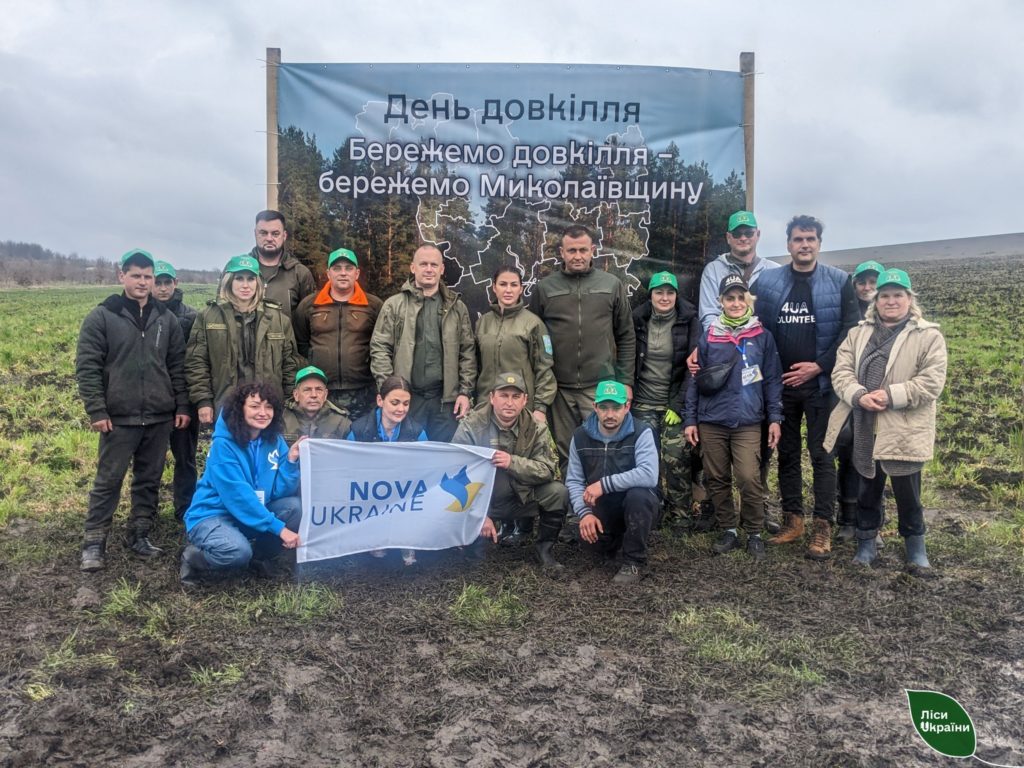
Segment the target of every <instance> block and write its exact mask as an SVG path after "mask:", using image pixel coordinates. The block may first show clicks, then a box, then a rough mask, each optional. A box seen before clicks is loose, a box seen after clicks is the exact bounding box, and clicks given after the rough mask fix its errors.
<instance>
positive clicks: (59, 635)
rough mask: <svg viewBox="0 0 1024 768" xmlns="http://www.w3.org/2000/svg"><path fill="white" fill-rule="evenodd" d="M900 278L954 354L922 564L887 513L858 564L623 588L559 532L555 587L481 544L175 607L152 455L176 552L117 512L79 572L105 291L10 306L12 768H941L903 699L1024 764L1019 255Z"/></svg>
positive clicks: (2, 543) (785, 551) (930, 479)
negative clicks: (80, 340) (952, 710)
mask: <svg viewBox="0 0 1024 768" xmlns="http://www.w3.org/2000/svg"><path fill="white" fill-rule="evenodd" d="M890 261H892V259H890ZM887 263H888V262H887ZM896 263H900V262H898V261H897V262H896ZM906 264H907V267H908V269H909V270H910V272H911V276H912V278H913V280H914V284H915V287H916V288H917V289H918V291H919V292H920V294H921V298H922V303H923V305H924V307H925V310H926V315H927V316H928V317H929V318H930V319H932V320H936V321H938V322H939V323H941V326H942V329H943V332H944V333H945V335H946V338H947V340H948V343H949V351H950V367H949V380H948V385H947V389H946V392H945V393H944V395H943V397H942V401H941V403H940V408H939V446H938V455H937V457H936V460H935V461H933V462H932V463H931V464H930V465H929V466H928V467H927V469H926V475H925V489H924V499H925V503H926V507H927V509H926V517H927V520H928V524H929V533H928V546H929V550H930V554H931V557H932V562H933V564H934V565H935V566H936V569H935V570H936V575H935V577H934V578H932V579H928V580H924V579H917V578H913V577H910V576H908V575H906V574H905V573H904V571H903V567H902V561H903V554H902V545H901V543H900V542H899V539H898V537H897V536H896V535H895V531H894V526H895V514H894V510H892V508H891V507H890V515H889V518H890V523H889V527H888V529H887V530H886V532H885V533H886V537H885V538H886V542H887V544H886V546H885V548H884V550H883V554H882V556H881V558H880V561H879V564H878V567H877V568H873V569H871V570H869V571H861V570H858V569H855V568H854V567H852V566H851V565H850V564H849V561H850V558H851V556H852V552H853V550H852V545H837V548H836V556H835V558H834V559H833V560H831V561H829V562H826V563H820V564H819V563H813V562H811V561H809V560H806V559H804V558H803V550H802V548H798V547H779V548H774V547H772V548H770V552H769V556H768V559H767V560H766V562H764V563H763V564H761V566H759V567H755V566H753V565H752V564H751V562H750V560H749V559H748V558H747V557H746V556H745V555H744V554H743V553H732V554H730V555H726V556H723V557H713V556H712V555H711V554H710V545H711V542H712V541H713V539H712V536H711V535H708V534H705V535H696V536H689V537H679V538H677V537H673V536H670V535H668V534H663V533H659V534H657V535H656V537H655V541H654V543H653V545H652V553H651V575H650V577H649V578H648V579H646V580H645V581H644V582H643V583H642V584H641V585H640V586H639V587H638V588H636V589H634V590H629V591H627V592H620V591H616V590H615V589H613V588H612V587H611V586H610V584H609V578H610V576H611V575H612V573H613V572H614V566H613V565H612V566H609V565H602V564H597V563H594V562H592V561H591V560H590V559H589V558H587V557H585V556H584V555H583V554H582V553H580V552H579V550H578V549H576V548H574V547H569V546H562V545H559V547H558V550H557V554H558V556H559V557H560V558H561V559H562V560H563V561H564V562H565V563H566V564H567V570H566V573H565V575H563V576H560V577H558V578H549V577H547V576H544V575H542V574H541V573H539V572H538V571H537V569H536V568H535V566H534V565H533V564H532V562H531V560H530V554H529V551H528V550H526V549H519V550H515V549H503V548H493V549H491V550H489V552H488V555H487V558H486V560H485V561H484V562H482V563H480V562H475V561H472V560H468V559H465V558H464V557H463V555H462V553H460V552H458V551H448V552H443V553H438V554H435V555H430V554H428V553H424V556H423V557H422V559H421V562H420V565H419V566H418V567H417V568H416V569H403V568H402V567H401V566H400V565H399V566H395V567H387V566H384V567H381V566H380V565H379V561H374V562H371V561H373V558H360V557H355V558H349V559H347V560H345V561H344V562H342V563H341V564H339V566H338V568H337V569H336V570H334V571H333V572H322V573H320V577H321V578H320V579H319V580H316V581H311V580H309V579H308V576H309V574H308V572H307V573H306V574H305V575H304V577H303V578H302V579H295V578H293V577H291V576H289V575H287V574H284V575H279V576H277V577H275V578H271V579H258V578H256V577H254V576H248V575H242V576H240V577H238V578H232V579H228V580H226V581H221V582H217V583H212V584H210V585H208V586H205V587H203V588H202V589H200V590H199V591H198V592H197V593H185V592H183V591H182V590H181V589H180V587H179V584H178V578H177V566H176V560H177V556H178V553H179V551H180V546H181V542H182V534H181V529H180V526H179V525H178V524H177V523H176V522H175V521H174V519H173V514H172V512H171V509H170V488H169V480H170V469H169V468H168V471H167V473H165V477H164V480H165V487H164V489H163V495H162V498H163V501H164V504H163V508H162V513H161V518H160V521H159V524H158V526H157V528H156V530H155V531H154V539H155V541H156V543H157V544H158V545H160V546H163V547H165V548H166V550H167V553H168V554H167V555H166V557H164V558H162V559H161V560H159V561H158V562H156V563H152V564H150V563H140V562H138V561H135V560H133V559H131V558H130V557H128V555H127V553H126V551H125V547H124V545H123V543H122V541H121V539H120V536H119V534H120V532H121V530H122V527H123V523H124V514H125V511H126V508H127V504H126V501H122V505H121V508H120V510H119V513H118V518H117V520H116V521H115V534H114V536H113V537H112V538H111V542H110V549H109V553H108V558H109V567H108V569H107V570H106V571H104V572H101V573H99V574H95V575H86V574H82V573H80V572H79V571H78V549H79V546H80V543H81V528H82V521H83V519H84V510H85V506H86V496H87V493H88V490H89V486H90V483H91V481H92V476H93V472H94V470H95V451H96V442H97V437H96V435H95V434H93V433H91V432H89V431H88V420H87V418H86V416H85V413H84V412H83V411H82V407H81V404H80V402H79V400H78V398H77V393H76V390H75V384H74V379H73V357H74V350H75V343H76V338H77V332H78V327H79V324H80V322H81V319H82V318H83V317H84V315H85V313H86V312H87V311H88V310H89V309H90V308H91V307H93V306H95V305H96V304H97V303H98V302H99V301H100V300H101V299H103V298H104V297H105V296H106V295H107V294H108V293H109V292H110V289H95V288H92V289H82V288H66V289H50V290H32V289H28V290H10V291H2V292H0V617H3V618H2V619H0V626H2V629H0V765H3V766H7V765H10V766H42V765H47V766H51V765H76V766H77V765H84V766H93V765H117V766H136V767H139V768H157V767H160V768H162V767H163V766H168V765H183V766H190V765H191V766H208V765H210V766H237V765H253V766H267V767H268V768H269V767H271V766H278V765H287V764H293V763H294V764H299V765H305V766H332V767H333V766H338V765H345V766H436V767H437V768H447V767H448V766H455V765H469V766H478V767H480V768H485V767H487V768H499V767H500V768H503V767H504V766H521V765H522V766H527V765H533V766H584V765H585V766H602V767H607V768H611V767H612V766H627V765H628V766H633V765H636V766H640V765H645V766H646V765H650V766H663V765H665V766H669V765H670V766H705V765H706V766H739V765H799V766H804V765H806V766H815V767H817V766H831V765H850V766H887V765H893V766H910V765H945V764H946V762H942V759H940V758H938V757H937V756H936V755H935V754H934V753H932V752H930V750H929V748H928V747H927V746H925V744H924V743H923V742H922V741H921V740H920V739H919V738H918V737H917V736H916V735H915V734H914V732H913V728H912V725H911V722H910V719H909V716H908V715H907V707H906V699H905V696H904V693H903V689H904V688H915V689H926V690H938V691H942V692H945V693H947V694H949V695H952V696H954V697H956V698H957V699H958V700H959V701H960V702H961V703H962V704H963V705H964V706H965V708H966V709H967V711H968V712H969V713H970V714H971V716H972V717H973V719H974V722H975V724H976V727H977V731H978V736H979V741H978V755H979V756H981V757H984V759H985V760H988V761H990V762H993V763H1000V764H1004V765H1021V764H1024V746H1022V743H1024V742H1022V729H1021V725H1020V713H1021V711H1024V668H1022V666H1021V648H1022V647H1024V408H1022V399H1024V398H1022V395H1024V355H1022V347H1021V344H1020V323H1019V320H1018V313H1019V310H1020V307H1021V304H1022V301H1024V280H1022V279H1021V278H1020V275H1021V272H1022V270H1024V258H1021V257H1013V258H1009V257H1000V258H990V259H985V260H983V261H980V262H958V263H950V262H943V263H933V262H906ZM212 294H213V287H212V286H205V287H204V288H203V290H202V291H200V292H196V291H193V290H192V289H189V290H188V292H187V297H188V299H189V301H190V303H193V304H194V305H196V306H200V305H202V303H203V301H204V300H205V299H206V298H208V297H211V296H212ZM947 762H948V761H947Z"/></svg>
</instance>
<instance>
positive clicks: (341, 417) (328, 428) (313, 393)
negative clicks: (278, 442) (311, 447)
mask: <svg viewBox="0 0 1024 768" xmlns="http://www.w3.org/2000/svg"><path fill="white" fill-rule="evenodd" d="M350 429H352V422H351V421H350V420H349V418H348V415H347V414H346V413H345V412H344V411H343V410H341V409H340V408H338V407H337V406H336V405H334V403H332V402H330V401H329V400H328V399H327V374H326V373H324V372H323V371H321V370H320V369H319V368H317V367H316V366H313V365H310V366H307V367H306V368H303V369H302V370H301V371H299V372H298V373H296V374H295V389H293V390H292V399H291V400H289V401H288V403H287V405H285V407H284V433H283V434H284V439H285V440H287V441H288V444H289V445H291V444H292V443H294V442H295V441H296V440H298V439H299V438H300V437H317V438H322V439H332V440H344V439H345V438H346V437H347V436H348V433H349V430H350Z"/></svg>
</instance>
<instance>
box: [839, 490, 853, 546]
mask: <svg viewBox="0 0 1024 768" xmlns="http://www.w3.org/2000/svg"><path fill="white" fill-rule="evenodd" d="M838 522H839V532H838V533H836V539H837V540H838V541H844V542H845V541H853V538H854V536H856V535H857V502H856V501H853V502H850V501H846V500H842V499H841V500H840V501H839V520H838Z"/></svg>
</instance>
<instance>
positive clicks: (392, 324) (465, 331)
mask: <svg viewBox="0 0 1024 768" xmlns="http://www.w3.org/2000/svg"><path fill="white" fill-rule="evenodd" d="M440 296H441V346H442V347H443V350H444V359H443V360H442V361H441V364H442V370H443V372H444V379H443V383H442V388H441V400H442V402H446V403H448V402H453V401H454V400H455V398H456V397H458V396H459V395H465V396H466V397H469V398H472V397H473V390H474V389H475V388H476V344H475V342H474V339H473V327H472V326H471V325H470V323H469V310H468V309H467V308H466V305H465V304H463V303H462V299H460V298H459V295H458V294H457V293H453V292H452V291H451V290H450V289H449V288H448V286H446V285H445V284H444V283H442V284H441V286H440ZM422 308H423V291H421V290H420V289H419V288H417V287H416V286H415V285H414V284H413V281H412V280H406V282H405V285H403V286H402V290H401V292H399V293H396V294H395V295H394V296H392V297H391V298H390V299H388V300H387V301H385V302H384V306H382V307H381V310H380V315H379V316H378V317H377V325H376V326H374V329H373V337H372V338H371V339H370V370H371V371H372V372H373V375H374V377H375V378H376V380H377V384H378V385H380V383H381V382H382V381H384V379H386V378H387V377H388V376H391V375H398V376H404V377H405V378H406V379H410V378H412V363H413V349H414V347H415V345H416V317H417V316H418V315H419V313H420V310H421V309H422Z"/></svg>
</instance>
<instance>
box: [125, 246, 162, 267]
mask: <svg viewBox="0 0 1024 768" xmlns="http://www.w3.org/2000/svg"><path fill="white" fill-rule="evenodd" d="M132 256H141V257H142V258H143V259H144V260H145V261H148V262H149V266H151V267H152V266H153V265H154V264H156V259H154V258H153V254H152V253H150V252H149V251H144V250H142V249H141V248H132V249H131V250H130V251H127V252H126V253H125V254H124V256H122V257H121V271H122V272H123V271H124V265H125V264H127V263H128V259H130V258H131V257H132Z"/></svg>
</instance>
